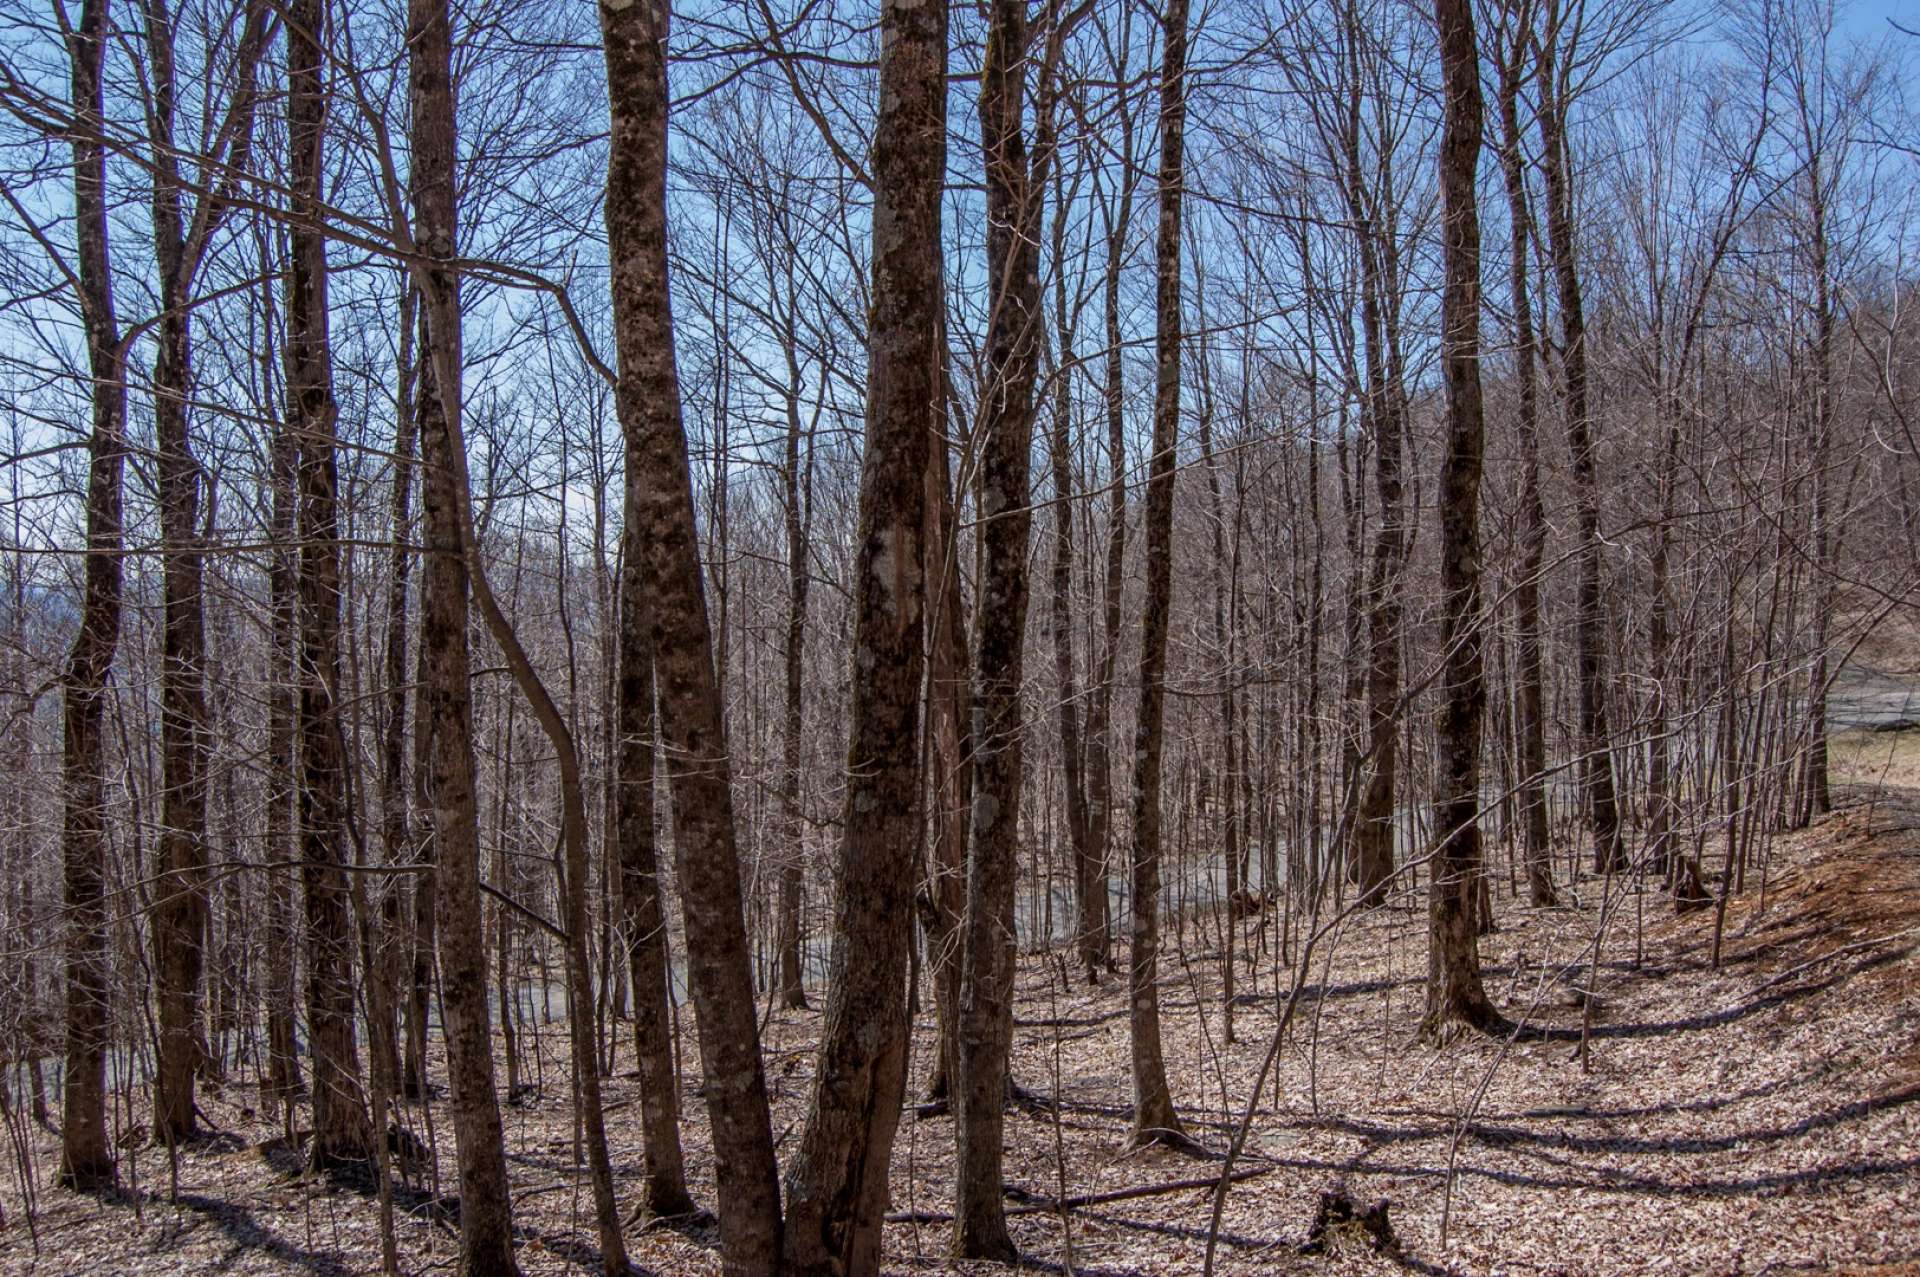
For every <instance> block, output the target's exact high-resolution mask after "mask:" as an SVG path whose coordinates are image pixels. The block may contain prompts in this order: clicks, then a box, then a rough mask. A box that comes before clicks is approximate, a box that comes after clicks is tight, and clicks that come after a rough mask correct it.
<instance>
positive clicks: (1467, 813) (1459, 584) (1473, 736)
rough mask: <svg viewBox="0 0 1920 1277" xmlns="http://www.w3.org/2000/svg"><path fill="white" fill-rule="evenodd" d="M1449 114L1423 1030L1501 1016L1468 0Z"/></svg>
mask: <svg viewBox="0 0 1920 1277" xmlns="http://www.w3.org/2000/svg"><path fill="white" fill-rule="evenodd" d="M1433 12H1434V24H1435V26H1436V27H1437V28H1438V30H1439V37H1440V66H1441V76H1442V79H1443V82H1444V86H1445V87H1444V98H1445V123H1444V125H1443V129H1442V133H1441V138H1440V156H1439V163H1440V194H1441V201H1442V219H1443V239H1442V250H1443V253H1444V256H1445V262H1446V285H1445V290H1444V292H1443V293H1442V295H1441V300H1440V307H1441V357H1440V358H1441V370H1442V372H1443V374H1444V375H1445V378H1446V396H1447V449H1446V458H1445V460H1444V461H1443V462H1442V465H1441V472H1440V542H1441V544H1440V590H1441V614H1440V643H1441V656H1440V660H1441V676H1440V697H1441V706H1440V714H1439V721H1438V722H1437V724H1436V727H1437V733H1436V735H1437V744H1438V757H1437V759H1436V775H1437V779H1436V782H1435V793H1434V800H1433V824H1434V840H1435V842H1436V843H1437V846H1436V848H1435V850H1434V854H1433V860H1432V867H1431V870H1430V873H1429V889H1428V893H1427V1005H1426V1013H1425V1015H1424V1017H1423V1019H1422V1021H1421V1029H1422V1032H1423V1033H1426V1034H1428V1035H1432V1036H1437V1035H1439V1034H1440V1033H1441V1032H1442V1031H1443V1030H1444V1029H1445V1028H1446V1027H1447V1026H1448V1025H1450V1024H1452V1023H1454V1022H1456V1021H1458V1022H1460V1023H1463V1024H1467V1025H1470V1026H1471V1027H1473V1028H1477V1029H1488V1028H1491V1027H1493V1026H1494V1025H1495V1024H1497V1023H1498V1022H1499V1017H1498V1016H1497V1015H1496V1014H1495V1012H1494V1010H1493V1004H1492V1003H1491V1002H1490V1001H1489V1000H1488V999H1487V994H1486V989H1485V988H1484V987H1483V986H1482V984H1481V982H1480V952H1479V941H1478V926H1477V924H1476V917H1475V913H1476V903H1477V901H1478V898H1479V896H1478V888H1479V882H1480V875H1481V873H1482V869H1481V864H1480V735H1481V722H1482V719H1483V717H1484V715H1485V712H1486V701H1487V691H1486V674H1485V669H1484V662H1485V656H1484V654H1483V653H1484V643H1485V638H1484V624H1483V616H1482V613H1483V611H1484V601H1483V599H1482V598H1481V592H1480V472H1481V465H1482V458H1483V456H1484V453H1485V447H1486V443H1485V436H1486V419H1485V417H1486V414H1485V407H1484V401H1483V399H1482V396H1481V387H1480V212H1479V206H1478V197H1477V194H1476V192H1475V181H1476V179H1477V176H1478V173H1479V167H1480V144H1481V123H1482V103H1481V97H1480V55H1479V47H1478V45H1477V43H1476V42H1475V38H1474V31H1473V2H1472V0H1434V10H1433Z"/></svg>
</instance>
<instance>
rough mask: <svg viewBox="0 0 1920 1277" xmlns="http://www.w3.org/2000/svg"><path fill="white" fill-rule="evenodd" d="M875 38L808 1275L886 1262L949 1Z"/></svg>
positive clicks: (792, 1248) (797, 1176) (910, 837)
mask: <svg viewBox="0 0 1920 1277" xmlns="http://www.w3.org/2000/svg"><path fill="white" fill-rule="evenodd" d="M881 48H882V54H881V63H880V114H879V118H878V121H877V123H876V126H875V133H874V146H873V169H874V193H875V200H876V207H875V209H874V218H873V222H874V243H873V299H874V300H873V309H872V314H871V319H870V321H869V326H868V332H867V423H866V426H867V429H866V450H865V459H864V462H863V464H862V467H861V476H860V524H859V533H858V537H857V541H856V544H857V546H858V549H857V551H856V556H855V566H854V598H853V608H854V642H853V664H854V679H853V704H852V729H851V736H850V740H849V744H848V749H847V793H846V801H845V806H844V809H843V827H844V829H845V833H844V835H843V838H842V842H841V846H840V872H839V875H838V886H837V888H836V891H835V897H834V930H833V953H832V959H831V983H830V984H829V986H828V993H827V1008H826V1020H825V1024H824V1025H823V1027H822V1031H821V1042H820V1054H819V1061H818V1066H817V1067H816V1069H815V1072H814V1076H815V1079H816V1080H815V1084H814V1090H813V1100H812V1105H811V1107H810V1108H809V1109H808V1112H807V1125H806V1129H805V1131H804V1132H803V1133H802V1135H801V1138H800V1147H799V1151H798V1154H797V1156H796V1157H795V1160H794V1162H793V1166H792V1168H791V1170H790V1171H789V1172H788V1176H787V1224H786V1253H785V1271H786V1272H787V1273H789V1274H794V1275H799V1274H818V1275H819V1277H829V1275H833V1277H838V1275H840V1274H846V1275H847V1277H870V1275H872V1274H877V1273H878V1272H879V1271H880V1242H881V1224H882V1221H883V1218H884V1216H885V1214H886V1208H887V1168H888V1164H889V1159H890V1157H891V1154H892V1148H893V1136H894V1131H895V1128H896V1126H897V1125H898V1122H899V1119H900V1104H901V1099H902V1097H903V1096H904V1094H905V1089H906V1068H907V1049H908V1045H909V1034H910V1028H911V1026H910V1025H909V1024H908V1022H907V989H906V976H907V954H908V948H909V946H910V944H911V942H912V939H913V935H912V926H913V922H912V894H913V892H912V884H913V866H914V860H915V858H916V857H915V853H916V841H917V838H918V835H919V830H920V825H921V819H920V817H921V772H920V752H919V732H920V695H921V677H922V674H923V670H924V655H923V650H924V649H923V644H924V631H925V605H926V594H927V589H926V560H927V554H926V549H927V547H926V543H925V531H926V508H925V507H926V496H927V490H926V473H927V452H928V448H929V444H930V441H931V440H932V439H933V437H934V430H933V427H934V424H935V422H936V421H937V420H938V418H937V417H936V415H935V413H936V406H937V405H938V403H939V399H940V390H941V385H940V361H939V351H938V349H937V347H936V346H935V345H934V339H935V335H936V334H937V333H938V332H939V331H940V325H939V323H938V322H937V321H938V314H937V311H936V308H937V307H938V306H939V303H940V297H941V290H940V277H941V244H940V199H941V191H942V188H943V186H944V183H945V178H946V157H947V149H946V102H947V92H946V72H947V18H946V11H945V9H944V7H943V6H939V5H927V4H913V3H904V2H902V0H888V3H886V4H885V5H884V6H883V8H882V10H881ZM788 455H789V458H790V459H791V458H792V452H791V450H790V451H789V454H788Z"/></svg>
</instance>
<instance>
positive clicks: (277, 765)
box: [261, 251, 301, 1133]
mask: <svg viewBox="0 0 1920 1277" xmlns="http://www.w3.org/2000/svg"><path fill="white" fill-rule="evenodd" d="M261 256H262V265H263V266H265V265H266V264H267V262H266V254H265V252H264V251H263V252H262V255H261ZM261 294H262V297H261V300H262V311H263V317H264V318H265V319H266V322H265V323H263V324H262V326H261V327H262V331H263V332H264V333H265V334H266V338H267V339H266V343H265V345H266V349H265V350H264V351H263V353H262V356H261V359H262V366H263V375H262V377H261V381H262V383H263V384H266V385H271V384H273V375H272V373H271V372H269V371H265V370H267V369H270V368H271V366H272V361H273V358H274V350H273V333H274V331H275V327H276V326H275V324H274V323H273V322H272V321H273V299H272V291H271V287H270V286H269V287H263V288H262V290H261ZM289 407H290V405H289ZM270 449H271V452H270V456H269V466H270V468H271V474H270V482H271V484H272V488H273V496H272V502H273V504H272V510H271V512H270V514H269V515H268V518H269V523H268V532H267V540H268V541H269V542H270V543H271V544H272V547H273V548H272V550H271V551H270V555H271V557H270V559H269V560H268V568H267V598H268V602H269V607H270V609H271V612H272V621H271V628H272V635H271V648H270V650H271V652H272V657H271V660H270V662H269V664H268V667H267V779H266V790H267V793H266V803H267V813H266V839H267V847H266V855H267V859H268V860H269V861H270V862H272V863H274V864H276V865H284V864H288V863H291V862H292V861H293V859H294V847H293V838H294V821H293V815H294V790H295V782H294V773H293V769H294V732H295V729H296V724H295V704H294V686H295V681H296V676H295V671H296V669H297V668H298V659H299V658H298V626H299V620H298V616H297V607H298V604H297V601H296V599H295V598H294V577H295V560H296V559H297V558H298V555H299V548H298V541H297V539H296V536H295V532H296V528H295V524H296V520H297V518H298V515H297V512H296V507H297V506H298V504H299V501H298V497H297V495H296V492H295V489H294V472H295V470H296V469H297V468H298V465H299V451H300V441H299V440H298V439H296V438H295V437H294V432H293V423H292V421H291V420H288V419H284V418H283V419H282V420H281V421H279V422H277V423H276V424H275V426H274V430H273V441H272V443H271V445H270ZM296 943H297V937H296V934H295V926H294V917H293V881H292V878H291V875H290V874H289V873H288V871H287V870H286V869H284V868H276V869H272V870H270V871H268V874H267V917H266V945H267V953H266V959H267V987H266V1002H267V1081H266V1085H265V1087H264V1088H263V1091H262V1095H261V1099H262V1101H263V1102H264V1103H268V1104H278V1105H279V1106H280V1116H281V1122H282V1124H283V1125H284V1126H285V1128H286V1130H287V1131H288V1133H291V1132H292V1130H293V1101H294V1097H295V1096H297V1095H299V1094H300V1091H301V1082H300V1057H299V1049H298V1042H297V1040H296V1036H295V1031H294V1014H293V1012H294V1006H295V1005H296V1003H295V990H294V945H295V944H296Z"/></svg>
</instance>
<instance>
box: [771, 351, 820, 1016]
mask: <svg viewBox="0 0 1920 1277" xmlns="http://www.w3.org/2000/svg"><path fill="white" fill-rule="evenodd" d="M797 340H798V338H797V335H796V334H794V333H793V332H791V331H789V332H788V333H787V334H786V341H785V343H784V346H785V351H786V359H787V442H786V456H785V458H784V463H785V464H784V470H785V476H784V477H785V479H786V511H785V514H786V533H787V626H786V635H785V638H786V642H785V647H784V650H783V652H782V656H783V657H784V658H785V674H786V684H785V688H784V691H785V695H786V703H785V706H784V711H785V712H784V713H783V715H782V717H781V735H780V750H781V775H780V802H781V806H782V807H783V808H784V809H785V810H784V812H783V814H784V815H785V817H786V846H785V847H784V848H783V849H782V852H781V856H780V869H779V884H778V889H779V896H780V898H779V904H778V909H779V918H778V924H777V927H778V931H779V935H778V937H777V946H778V948H779V963H780V971H779V977H778V982H777V987H776V989H775V997H776V998H778V1000H779V1001H780V1003H781V1004H782V1005H784V1006H786V1007H788V1008H790V1009H795V1010H798V1009H801V1008H804V1007H805V1006H806V1005H807V991H806V984H805V979H804V976H803V973H802V971H801V961H800V945H801V936H800V897H801V888H802V886H803V882H802V874H803V872H804V869H805V866H806V855H805V850H806V828H807V822H806V816H805V814H804V813H803V812H802V811H801V806H800V802H801V784H800V782H801V770H802V768H803V765H804V763H803V759H804V749H805V745H804V738H803V733H804V731H805V727H806V717H805V709H806V697H805V687H804V686H803V682H802V680H803V677H804V675H803V673H802V666H803V662H804V659H805V656H806V650H807V582H808V579H809V576H810V573H809V571H808V562H807V555H808V544H809V539H810V536H811V533H812V524H813V474H812V467H813V440H812V438H811V437H809V438H808V439H807V440H806V451H805V457H804V460H803V458H802V454H801V446H800V445H801V435H802V433H803V431H802V428H801V423H800V397H799V396H800V386H799V368H798V366H797V363H796V360H795V352H794V343H795V342H796V341H797ZM803 466H804V467H805V468H806V473H805V475H804V477H803V474H802V467H803Z"/></svg>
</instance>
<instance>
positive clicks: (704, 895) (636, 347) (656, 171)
mask: <svg viewBox="0 0 1920 1277" xmlns="http://www.w3.org/2000/svg"><path fill="white" fill-rule="evenodd" d="M600 24H601V32H602V35H603V38H604V41H605V46H606V60H607V84H608V95H609V97H610V98H611V102H612V114H613V130H612V135H611V138H610V141H609V154H608V161H607V192H608V199H607V201H606V220H607V238H608V243H609V246H610V248H611V250H612V251H611V256H612V260H613V315H614V336H615V339H616V344H617V347H618V351H619V361H620V380H619V386H618V388H617V390H616V394H615V403H616V406H617V409H618V411H619V415H620V424H621V427H622V429H623V430H624V431H625V432H626V436H627V447H628V450H629V451H628V454H627V455H628V462H627V464H628V465H629V467H631V468H633V470H634V472H635V473H637V474H638V475H639V476H640V477H641V481H642V485H643V486H642V490H641V494H640V500H639V502H638V505H637V508H635V509H634V510H633V511H632V512H631V514H630V516H629V517H631V518H633V519H635V520H636V522H637V523H638V525H639V528H640V537H641V539H642V544H644V546H645V547H646V553H645V554H644V555H643V556H642V568H643V578H642V579H643V580H644V581H645V583H646V585H647V587H648V589H649V592H650V593H651V595H652V603H653V607H652V609H651V611H652V628H653V661H654V673H655V678H656V681H657V684H658V688H659V697H660V721H661V724H662V726H663V728H664V731H663V736H664V744H665V745H666V749H667V759H668V765H667V771H668V779H669V783H670V785H671V787H672V793H673V818H674V856H675V859H676V861H677V867H678V869H679V877H680V890H681V893H682V912H683V915H684V917H685V922H686V930H687V955H688V962H687V965H688V977H689V980H688V983H689V985H690V986H691V989H692V993H693V999H694V1004H695V1007H696V1009H697V1010H698V1013H699V1026H700V1054H701V1063H702V1065H703V1068H704V1072H705V1078H706V1100H707V1113H708V1117H709V1120H710V1121H711V1123H712V1129H713V1143H714V1151H715V1155H716V1158H717V1161H718V1167H717V1172H716V1176H715V1178H716V1181H717V1188H718V1194H719V1208H720V1210H719V1213H720V1236H721V1243H722V1247H723V1250H724V1254H725V1264H726V1269H727V1271H728V1272H729V1273H738V1274H742V1277H745V1275H746V1274H757V1273H764V1272H769V1271H772V1270H773V1268H774V1267H775V1265H776V1264H777V1263H778V1262H779V1255H780V1185H779V1177H778V1170H777V1168H776V1166H775V1163H774V1155H773V1131H772V1123H771V1119H770V1117H769V1115H768V1109H767V1091H766V1078H765V1074H764V1071H763V1067H762V1064H761V1058H760V1041H759V1031H758V1027H757V1025H756V1024H755V1022H754V998H753V979H752V972H751V969H750V967H749V963H748V954H747V936H746V925H745V921H744V919H743V917H742V914H741V892H740V861H739V854H738V846H737V843H736V840H735V832H734V817H733V793H732V788H731V774H730V772H731V769H730V764H729V761H728V757H727V745H726V730H725V724H724V719H723V712H722V706H721V702H720V689H719V682H718V679H717V676H716V674H715V671H714V665H713V637H712V630H711V627H710V625H709V622H708V619H707V608H706V599H705V589H704V585H703V582H702V579H701V571H700V559H699V546H698V542H697V540H696V533H695V529H694V511H693V486H692V477H691V474H690V472H689V468H688V462H687V437H686V429H685V426H684V423H683V422H682V419H681V409H680V385H679V375H678V371H677V369H676V367H675V362H674V352H673V314H672V307H671V300H670V297H669V294H668V290H667V216H666V165H667V66H666V40H667V24H668V13H667V10H666V6H665V5H664V4H657V3H654V2H652V0H650V2H649V3H643V4H632V3H628V4H625V5H624V6H623V7H621V8H617V9H616V8H614V7H612V5H611V4H609V3H604V2H603V3H602V4H601V6H600Z"/></svg>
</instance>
